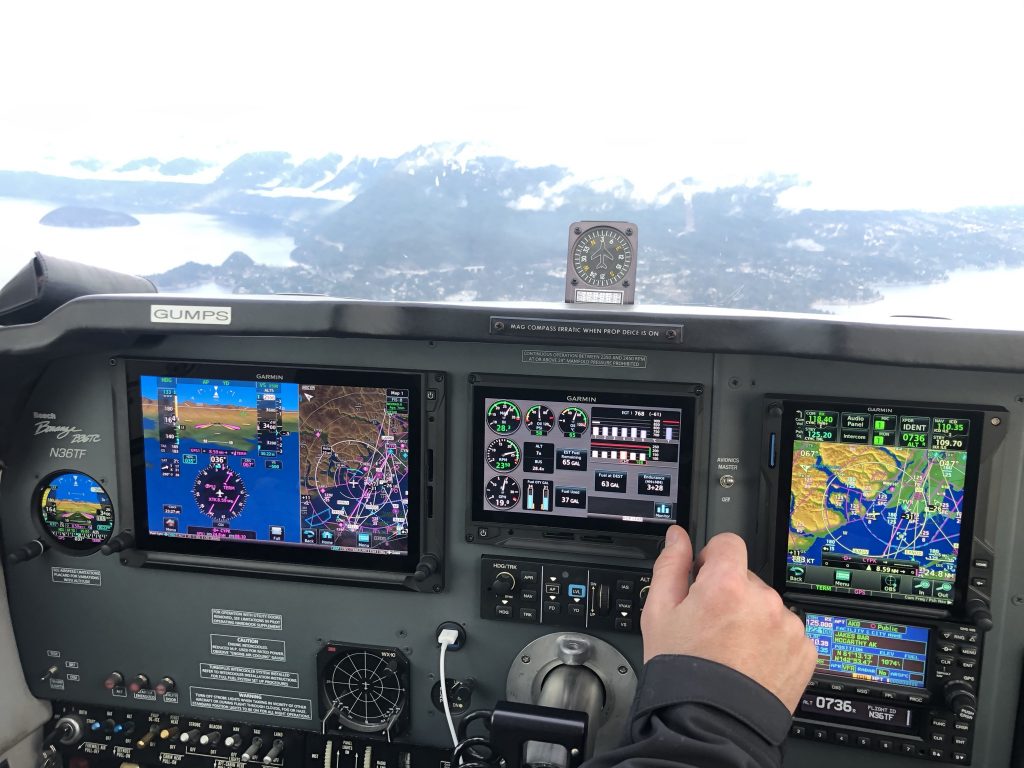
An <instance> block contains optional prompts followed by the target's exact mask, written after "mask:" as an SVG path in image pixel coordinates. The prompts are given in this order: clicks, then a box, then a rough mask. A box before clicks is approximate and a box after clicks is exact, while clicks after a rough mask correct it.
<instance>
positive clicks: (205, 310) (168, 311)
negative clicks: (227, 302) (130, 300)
mask: <svg viewBox="0 0 1024 768" xmlns="http://www.w3.org/2000/svg"><path fill="white" fill-rule="evenodd" d="M149 321H150V322H151V323H191V324H195V325H231V307H186V306H182V305H179V304H152V305H150V307H149Z"/></svg>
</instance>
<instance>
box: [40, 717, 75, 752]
mask: <svg viewBox="0 0 1024 768" xmlns="http://www.w3.org/2000/svg"><path fill="white" fill-rule="evenodd" d="M84 735H85V721H84V720H83V719H82V718H80V717H79V716H78V715H63V716H62V717H61V718H60V720H58V721H57V723H56V724H55V725H54V726H53V730H52V731H50V735H49V736H47V737H46V739H45V740H44V741H43V747H49V746H51V745H53V744H61V745H63V746H65V747H73V746H74V745H75V744H77V743H78V742H80V741H81V740H82V737H83V736H84Z"/></svg>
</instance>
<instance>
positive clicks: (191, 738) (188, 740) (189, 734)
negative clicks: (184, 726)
mask: <svg viewBox="0 0 1024 768" xmlns="http://www.w3.org/2000/svg"><path fill="white" fill-rule="evenodd" d="M200 736H202V734H201V733H200V732H199V729H198V728H193V729H192V730H191V731H185V732H184V733H183V734H181V737H180V738H179V741H181V743H182V744H198V743H199V738H200Z"/></svg>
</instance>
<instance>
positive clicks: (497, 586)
mask: <svg viewBox="0 0 1024 768" xmlns="http://www.w3.org/2000/svg"><path fill="white" fill-rule="evenodd" d="M515 589H516V580H515V577H514V576H513V575H512V574H511V573H509V572H508V571H502V572H501V573H499V574H498V575H497V576H495V577H494V583H493V584H491V591H492V592H494V594H496V595H508V594H511V593H512V592H514V591H515Z"/></svg>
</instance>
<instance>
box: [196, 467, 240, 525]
mask: <svg viewBox="0 0 1024 768" xmlns="http://www.w3.org/2000/svg"><path fill="white" fill-rule="evenodd" d="M192 496H193V498H194V499H195V500H196V504H197V505H198V507H199V511H200V512H202V513H203V514H204V515H206V516H208V517H210V518H212V519H213V520H214V522H227V521H228V520H233V519H234V518H236V517H238V516H239V515H240V514H242V510H243V509H245V502H246V501H247V500H248V498H249V492H248V490H246V487H245V482H243V480H242V478H241V476H240V475H239V474H238V473H237V472H235V470H233V469H232V468H231V467H229V466H227V465H226V464H211V465H210V466H208V467H207V468H206V469H204V470H203V471H202V472H200V473H199V474H198V475H197V476H196V480H195V483H194V484H193V486H192Z"/></svg>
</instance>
